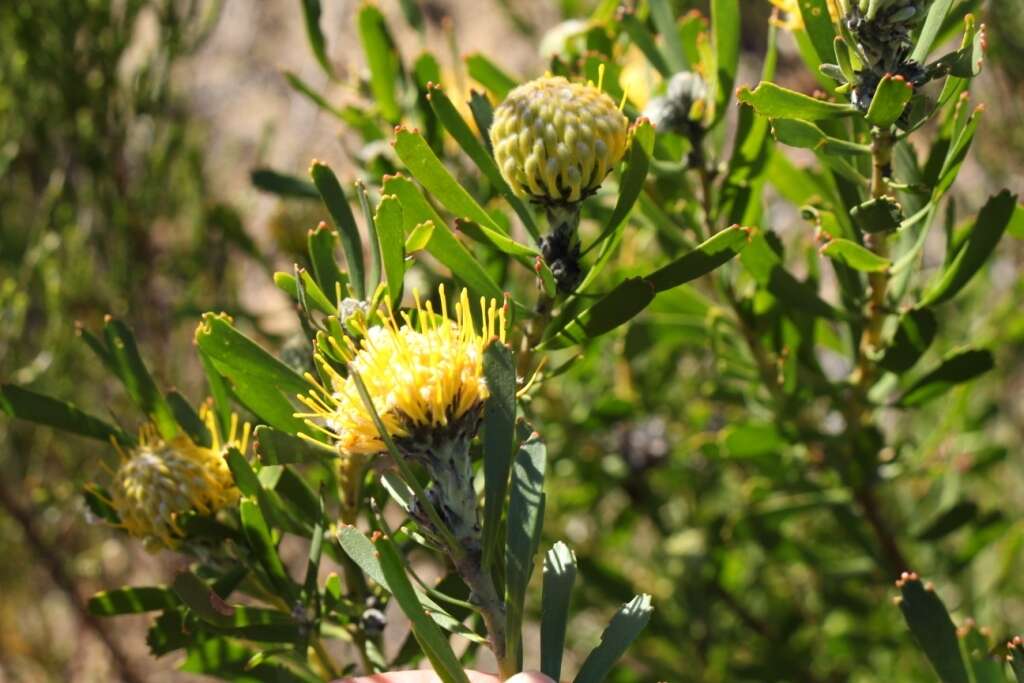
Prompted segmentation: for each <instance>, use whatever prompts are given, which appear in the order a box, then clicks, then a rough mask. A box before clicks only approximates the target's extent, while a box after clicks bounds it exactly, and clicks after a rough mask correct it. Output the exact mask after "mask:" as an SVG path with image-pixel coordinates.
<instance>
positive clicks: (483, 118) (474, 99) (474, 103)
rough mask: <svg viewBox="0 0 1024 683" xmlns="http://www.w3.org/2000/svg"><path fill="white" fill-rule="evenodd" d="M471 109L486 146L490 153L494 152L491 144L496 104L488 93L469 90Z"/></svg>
mask: <svg viewBox="0 0 1024 683" xmlns="http://www.w3.org/2000/svg"><path fill="white" fill-rule="evenodd" d="M469 110H470V111H471V112H472V113H473V120H474V121H475V122H476V129H477V131H479V133H480V139H481V140H483V143H484V147H485V148H487V153H488V154H494V148H493V147H492V146H491V124H493V123H494V106H493V105H491V101H490V100H489V99H487V95H484V94H483V93H481V92H478V91H476V90H470V91H469Z"/></svg>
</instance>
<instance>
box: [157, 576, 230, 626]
mask: <svg viewBox="0 0 1024 683" xmlns="http://www.w3.org/2000/svg"><path fill="white" fill-rule="evenodd" d="M172 590H173V591H174V594H175V595H177V596H178V598H179V599H180V600H181V601H182V602H183V603H185V604H186V605H188V607H189V609H191V610H192V611H193V612H195V613H196V615H197V616H198V617H199V618H200V619H202V620H204V621H207V622H209V623H211V624H214V625H216V626H230V625H231V623H232V620H231V617H232V615H233V614H234V612H235V608H234V607H232V606H231V605H229V604H227V603H226V602H224V599H223V598H221V596H219V595H217V593H215V592H214V591H213V589H212V588H210V586H208V585H207V584H206V582H205V581H203V580H202V579H200V578H199V577H198V576H196V575H195V574H193V573H192V572H191V571H188V570H185V571H182V572H178V573H177V574H176V575H175V576H174V582H173V584H172Z"/></svg>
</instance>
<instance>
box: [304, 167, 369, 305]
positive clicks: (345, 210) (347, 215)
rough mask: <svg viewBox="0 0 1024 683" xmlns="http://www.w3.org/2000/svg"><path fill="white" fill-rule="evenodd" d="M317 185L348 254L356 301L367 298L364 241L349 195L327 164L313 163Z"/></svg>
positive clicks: (313, 172)
mask: <svg viewBox="0 0 1024 683" xmlns="http://www.w3.org/2000/svg"><path fill="white" fill-rule="evenodd" d="M309 174H310V176H312V178H313V184H314V185H315V186H316V189H317V192H319V193H320V197H321V198H322V199H323V201H324V205H325V206H327V211H328V212H329V213H330V214H331V220H332V221H333V222H334V227H335V228H337V230H338V236H339V237H340V238H341V248H342V250H343V251H344V252H345V263H346V264H348V272H349V281H350V283H351V284H352V289H353V291H354V292H355V294H356V297H358V298H360V299H365V298H366V269H365V266H364V265H363V241H362V239H361V238H360V236H359V227H358V226H357V225H356V219H355V216H353V215H352V209H351V208H349V205H348V199H347V198H346V197H345V192H344V191H343V190H342V189H341V185H340V184H339V183H338V178H337V176H335V175H334V171H332V170H331V169H330V167H329V166H327V165H326V164H324V163H322V162H319V161H316V160H314V161H313V164H312V165H311V166H310V168H309Z"/></svg>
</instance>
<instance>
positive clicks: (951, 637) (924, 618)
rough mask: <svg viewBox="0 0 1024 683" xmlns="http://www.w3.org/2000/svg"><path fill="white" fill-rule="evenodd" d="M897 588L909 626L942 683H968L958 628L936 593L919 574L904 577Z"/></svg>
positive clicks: (900, 603) (898, 582)
mask: <svg viewBox="0 0 1024 683" xmlns="http://www.w3.org/2000/svg"><path fill="white" fill-rule="evenodd" d="M896 586H897V587H898V588H899V589H900V599H899V606H900V610H901V611H902V612H903V617H904V618H905V619H906V620H907V626H909V627H910V632H911V633H913V634H914V639H915V640H916V641H917V644H918V645H919V646H920V647H921V649H922V650H923V651H924V653H925V656H927V657H928V661H929V662H931V665H932V666H933V667H934V668H935V671H936V673H938V674H939V678H940V679H941V680H942V682H943V683H968V682H969V680H970V679H969V678H968V677H967V670H966V669H965V668H964V662H963V659H961V657H960V643H959V642H958V640H957V637H956V627H955V626H954V625H953V620H952V619H950V617H949V612H947V611H946V606H945V605H943V604H942V600H940V599H939V596H938V595H936V594H935V589H934V588H933V587H932V585H931V584H930V583H929V584H927V585H925V584H922V583H921V581H920V579H918V578H917V575H916V574H904V575H903V577H901V578H900V580H899V581H897V582H896Z"/></svg>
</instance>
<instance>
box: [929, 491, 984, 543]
mask: <svg viewBox="0 0 1024 683" xmlns="http://www.w3.org/2000/svg"><path fill="white" fill-rule="evenodd" d="M977 516H978V505H977V503H974V502H973V501H969V500H965V501H961V502H959V503H957V504H956V505H954V506H953V507H951V508H949V509H948V510H946V511H944V512H943V513H942V514H940V515H939V516H937V517H936V518H935V519H933V520H931V521H930V522H928V524H927V525H925V527H924V528H923V529H922V530H921V531H918V532H917V533H915V534H914V537H915V538H916V539H917V540H919V541H938V540H939V539H942V538H945V537H946V536H948V535H949V534H951V533H953V532H954V531H956V530H957V529H960V528H961V527H963V526H964V525H965V524H970V523H971V522H972V521H973V520H974V519H975V518H976V517H977Z"/></svg>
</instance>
